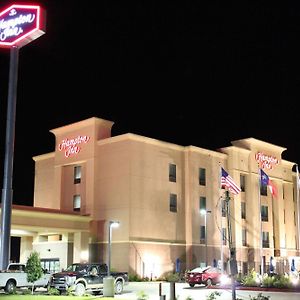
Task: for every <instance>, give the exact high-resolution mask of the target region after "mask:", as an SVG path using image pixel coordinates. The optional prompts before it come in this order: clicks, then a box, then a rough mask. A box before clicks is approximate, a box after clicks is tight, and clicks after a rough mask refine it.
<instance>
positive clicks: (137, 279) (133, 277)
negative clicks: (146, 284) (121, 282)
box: [129, 274, 142, 282]
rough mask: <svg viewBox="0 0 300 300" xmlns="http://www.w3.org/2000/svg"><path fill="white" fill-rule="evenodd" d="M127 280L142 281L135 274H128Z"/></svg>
mask: <svg viewBox="0 0 300 300" xmlns="http://www.w3.org/2000/svg"><path fill="white" fill-rule="evenodd" d="M129 281H137V282H140V281H142V278H141V277H140V276H139V275H137V274H129Z"/></svg>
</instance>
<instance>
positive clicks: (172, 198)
mask: <svg viewBox="0 0 300 300" xmlns="http://www.w3.org/2000/svg"><path fill="white" fill-rule="evenodd" d="M170 211H171V212H177V195H176V194H170Z"/></svg>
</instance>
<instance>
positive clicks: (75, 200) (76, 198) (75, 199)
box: [73, 195, 81, 211]
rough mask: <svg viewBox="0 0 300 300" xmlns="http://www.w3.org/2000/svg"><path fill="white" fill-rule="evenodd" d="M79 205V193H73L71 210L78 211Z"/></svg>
mask: <svg viewBox="0 0 300 300" xmlns="http://www.w3.org/2000/svg"><path fill="white" fill-rule="evenodd" d="M80 205H81V197H80V195H74V196H73V210H74V211H80Z"/></svg>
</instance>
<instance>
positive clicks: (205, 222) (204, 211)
mask: <svg viewBox="0 0 300 300" xmlns="http://www.w3.org/2000/svg"><path fill="white" fill-rule="evenodd" d="M210 213H211V210H206V209H201V210H200V214H201V215H203V216H204V226H205V266H206V267H207V264H208V259H207V214H210Z"/></svg>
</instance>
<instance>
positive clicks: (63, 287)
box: [48, 263, 128, 296]
mask: <svg viewBox="0 0 300 300" xmlns="http://www.w3.org/2000/svg"><path fill="white" fill-rule="evenodd" d="M107 270H108V269H107V265H106V264H99V263H87V264H82V263H75V264H72V265H70V266H69V267H68V268H67V269H65V270H64V271H62V272H59V273H54V274H52V276H51V277H50V280H49V284H48V289H49V288H55V289H57V290H59V292H60V293H61V294H62V293H65V292H66V291H71V292H74V294H75V295H76V296H83V295H84V294H85V292H92V293H93V294H99V293H100V292H101V291H102V290H103V278H104V277H106V276H107ZM110 275H111V276H112V277H114V279H115V281H114V283H115V284H114V287H115V293H116V294H121V293H122V291H123V287H124V285H125V284H128V273H127V272H110Z"/></svg>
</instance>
